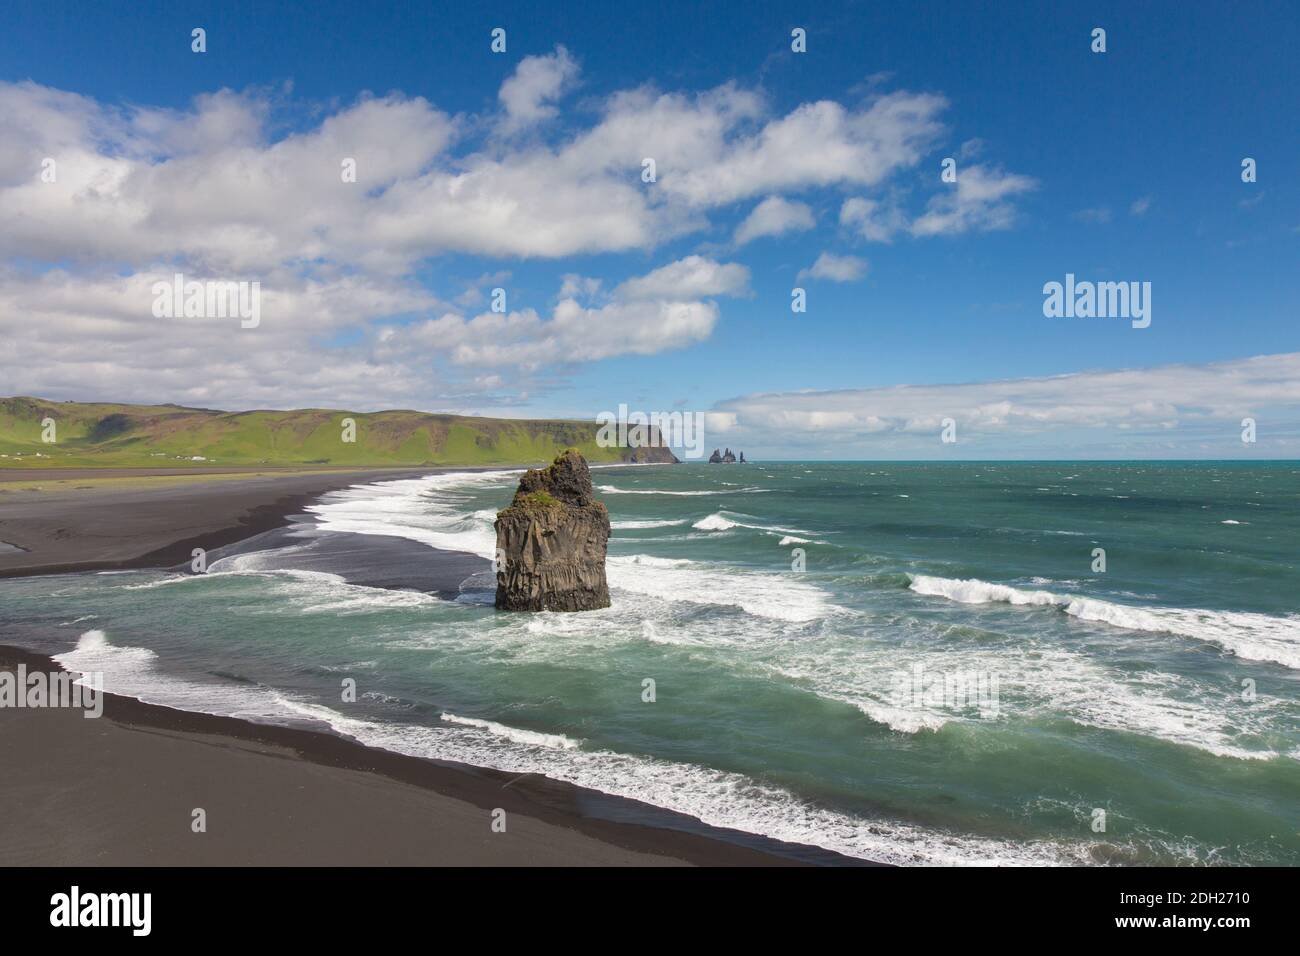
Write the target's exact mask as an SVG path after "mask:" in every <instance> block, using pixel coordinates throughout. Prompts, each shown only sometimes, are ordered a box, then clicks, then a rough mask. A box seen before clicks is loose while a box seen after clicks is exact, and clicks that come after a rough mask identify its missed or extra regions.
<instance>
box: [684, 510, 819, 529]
mask: <svg viewBox="0 0 1300 956" xmlns="http://www.w3.org/2000/svg"><path fill="white" fill-rule="evenodd" d="M741 518H749V519H750V520H749V521H741V520H739V519H741ZM755 520H757V519H755V518H753V517H752V516H750V515H741V514H737V513H735V512H731V511H717V512H714V513H713V514H711V515H708V516H707V517H704V518H701V519H700V520H699V521H697V522H695V523H694V524H693V525H691V527H692V528H695V529H696V530H697V531H730V530H731V529H732V528H749V529H750V530H752V531H765V532H767V533H768V534H817V533H818V532H815V531H808V530H807V529H805V528H782V527H781V526H779V525H771V524H753V523H752V522H753V521H755Z"/></svg>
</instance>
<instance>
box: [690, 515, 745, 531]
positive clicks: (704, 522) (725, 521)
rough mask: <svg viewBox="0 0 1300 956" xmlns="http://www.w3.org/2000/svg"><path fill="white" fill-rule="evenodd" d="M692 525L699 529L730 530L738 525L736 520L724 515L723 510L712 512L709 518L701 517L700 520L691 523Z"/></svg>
mask: <svg viewBox="0 0 1300 956" xmlns="http://www.w3.org/2000/svg"><path fill="white" fill-rule="evenodd" d="M691 527H692V528H696V529H697V530H699V531H730V530H731V529H732V528H734V527H736V522H735V521H732V520H731V519H730V518H725V517H723V516H722V514H721V512H719V513H717V514H711V515H709V516H708V517H707V518H701V519H700V520H699V521H697V522H695V523H694V524H693V525H691Z"/></svg>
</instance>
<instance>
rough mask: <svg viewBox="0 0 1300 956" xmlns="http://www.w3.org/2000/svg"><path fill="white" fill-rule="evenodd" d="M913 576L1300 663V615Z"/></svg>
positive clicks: (968, 592) (932, 586)
mask: <svg viewBox="0 0 1300 956" xmlns="http://www.w3.org/2000/svg"><path fill="white" fill-rule="evenodd" d="M911 578H912V583H911V589H912V590H913V591H916V592H917V593H918V594H925V595H930V596H935V597H945V598H948V599H949V600H952V601H960V602H961V603H963V604H984V603H989V602H1003V603H1006V604H1017V605H1039V606H1052V607H1059V608H1061V609H1062V610H1064V612H1065V613H1066V614H1069V615H1070V616H1072V617H1076V618H1078V619H1079V620H1081V621H1092V622H1098V623H1103V624H1110V625H1113V626H1115V627H1122V628H1126V629H1128V630H1132V631H1148V632H1152V633H1159V634H1173V635H1176V636H1178V637H1187V638H1193V639H1195V640H1201V641H1208V642H1210V643H1212V644H1217V645H1218V646H1220V647H1222V648H1223V649H1224V650H1227V651H1230V652H1232V653H1233V654H1236V655H1237V656H1238V657H1242V658H1245V659H1247V660H1253V661H1269V662H1272V663H1275V664H1281V665H1283V666H1284V667H1289V668H1293V669H1300V618H1296V617H1273V616H1271V615H1268V614H1258V613H1253V612H1247V611H1209V610H1199V609H1195V608H1179V607H1134V606H1132V605H1127V604H1116V603H1114V602H1111V601H1104V600H1101V599H1100V598H1089V597H1080V596H1076V595H1068V594H1054V593H1052V592H1050V591H1026V590H1022V589H1020V588H1014V587H1009V586H1008V585H1005V584H990V583H989V582H987V581H980V580H978V579H967V580H961V579H956V578H939V577H931V576H928V575H923V574H916V575H912V576H911Z"/></svg>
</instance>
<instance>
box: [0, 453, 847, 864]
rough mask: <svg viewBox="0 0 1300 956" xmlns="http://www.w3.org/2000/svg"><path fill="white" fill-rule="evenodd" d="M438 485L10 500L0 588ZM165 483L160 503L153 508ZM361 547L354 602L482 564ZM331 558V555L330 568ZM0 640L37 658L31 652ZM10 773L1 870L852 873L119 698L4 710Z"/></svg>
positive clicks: (450, 770)
mask: <svg viewBox="0 0 1300 956" xmlns="http://www.w3.org/2000/svg"><path fill="white" fill-rule="evenodd" d="M435 470H436V469H423V470H419V471H417V472H414V473H413V472H411V471H407V470H402V471H399V472H391V471H389V472H374V471H367V472H347V473H328V474H326V473H318V474H293V475H274V474H257V475H254V476H249V477H237V478H224V479H221V480H205V479H203V478H198V477H188V478H185V479H183V480H182V481H180V482H178V483H174V484H162V483H161V480H162V479H165V478H166V477H167V476H157V477H156V478H155V477H152V476H144V475H137V476H133V478H136V479H139V481H138V482H127V483H126V484H125V486H122V487H117V486H116V484H117V483H116V482H113V483H107V482H106V483H103V486H100V487H97V486H95V484H94V483H91V487H89V488H81V489H70V488H66V487H58V488H56V489H55V490H51V491H45V492H42V491H26V490H22V491H11V492H10V494H8V495H5V496H3V499H2V503H0V538H3V539H5V540H7V541H9V542H10V543H13V544H16V545H18V546H20V547H22V548H25V549H27V550H24V551H21V552H17V553H15V552H12V551H11V552H5V553H3V554H0V576H16V575H24V574H48V573H55V572H61V571H62V572H66V571H73V570H92V569H94V570H102V569H122V568H140V567H159V566H171V565H175V564H177V563H180V562H185V561H188V560H189V556H190V549H191V548H192V547H204V548H213V549H215V548H218V547H220V546H222V545H232V544H233V547H227V548H225V549H224V550H226V551H230V550H237V549H238V548H239V545H238V544H234V542H238V541H240V540H246V539H249V538H251V537H254V536H256V537H258V538H262V539H264V538H267V537H271V536H274V535H278V534H284V533H285V532H284V531H279V530H276V529H278V528H281V527H282V526H283V525H285V524H286V523H287V522H288V521H289V520H290V517H291V516H293V515H295V514H298V513H299V512H300V511H301V509H302V507H303V506H304V505H305V504H307V503H308V502H309V501H310V500H312V499H313V498H315V497H317V496H318V495H320V494H323V493H325V492H327V491H330V490H333V489H336V488H341V487H346V486H348V485H351V484H356V483H359V482H364V481H377V480H383V479H384V478H400V477H411V476H412V475H413V474H429V473H432V472H433V471H435ZM48 480H49V479H46V481H48ZM154 480H159V481H160V484H159V486H158V487H153V488H151V487H150V486H149V482H151V481H154ZM140 482H143V484H141V483H140ZM38 483H40V482H33V481H31V480H30V479H24V480H23V481H22V482H19V483H17V485H21V486H22V487H23V488H26V487H28V486H29V485H31V484H38ZM11 486H15V485H13V483H11ZM351 537H353V538H354V540H353V541H352V542H351V543H350V545H349V546H350V547H353V548H367V549H371V550H372V551H373V553H368V554H367V556H366V560H365V561H363V562H360V563H361V564H363V565H365V566H366V567H367V568H368V569H369V570H370V573H371V574H374V573H375V569H376V568H380V569H381V571H380V573H379V575H378V577H377V578H376V579H375V580H372V581H368V582H367V581H363V580H358V581H357V583H369V584H371V585H375V586H385V587H401V586H410V585H412V584H415V583H416V582H417V580H418V582H419V583H420V584H422V585H423V589H424V590H430V591H443V590H454V586H455V582H457V581H459V580H461V579H462V578H463V577H464V576H465V575H467V574H469V573H473V572H474V571H475V570H479V569H480V568H479V566H481V565H483V564H484V562H482V559H479V558H476V557H474V556H472V555H460V554H456V553H450V552H439V551H435V550H434V549H431V548H426V547H424V546H420V545H415V544H413V543H411V542H399V541H396V540H393V539H387V540H384V541H375V542H368V541H367V536H364V535H357V536H351ZM169 538H170V539H171V540H168V539H169ZM407 552H412V553H407ZM414 552H418V554H416V553H414ZM338 557H339V556H338V555H336V554H329V553H324V554H322V556H321V560H322V561H323V562H331V561H335V560H337V558H338ZM384 561H386V562H387V564H384V563H383V562H384ZM385 567H388V568H389V569H390V570H391V573H389V572H386V571H383V570H382V569H383V568H385ZM402 574H406V575H408V576H409V578H410V579H409V580H404V579H403V577H402ZM2 593H3V583H0V594H2ZM61 636H62V637H63V638H65V639H66V637H67V635H66V634H65V635H61ZM3 640H10V641H14V642H15V643H28V642H27V641H25V640H24V636H23V635H5V636H0V641H3ZM29 646H30V644H29ZM20 663H22V664H25V665H26V666H27V668H28V670H29V672H30V671H33V670H46V671H49V670H57V669H59V668H58V665H57V664H55V663H54V662H53V661H51V660H50V659H49V657H47V656H45V655H43V654H37V653H34V652H32V651H29V650H22V649H19V648H17V647H7V646H6V647H3V648H0V668H9V669H12V668H14V667H16V666H17V665H18V664H20ZM0 762H2V763H3V766H4V767H5V768H6V774H5V778H6V782H5V784H4V785H3V786H2V787H0V864H9V865H14V864H17V865H60V864H68V865H71V864H77V865H85V864H96V865H262V864H265V865H272V864H275V865H347V864H357V865H397V864H404V865H457V866H462V865H606V866H622V865H659V864H670V865H671V864H682V863H687V864H698V865H719V866H733V865H747V866H752V865H799V864H800V863H802V864H810V863H811V864H835V863H858V862H859V861H851V860H848V859H847V858H844V857H839V856H838V855H836V854H832V853H828V852H825V851H821V850H817V849H814V848H806V847H793V846H787V845H784V844H780V843H777V842H775V841H765V840H758V839H754V838H751V837H748V836H745V835H740V834H730V833H727V832H725V831H720V830H716V829H714V828H710V827H707V826H704V825H703V824H700V823H699V822H698V821H695V820H692V819H690V818H687V817H682V816H680V815H677V814H672V813H668V812H667V811H661V810H658V809H656V808H652V807H648V806H645V805H641V804H637V803H635V802H633V801H627V800H621V799H618V798H613V797H609V796H608V795H605V794H599V793H596V792H593V791H587V790H584V789H582V788H579V787H574V786H571V785H569V784H563V783H558V782H555V781H551V780H547V779H545V778H542V777H539V776H536V775H527V776H525V777H522V778H513V779H512V778H511V777H510V776H508V775H505V774H502V773H499V772H497V771H492V770H485V769H481V768H475V767H468V766H464V765H456V764H444V763H436V762H433V761H429V760H423V759H419V758H414V757H408V756H404V755H399V754H394V753H389V752H386V751H380V750H376V749H373V748H368V747H365V746H363V745H361V744H359V743H356V742H354V741H351V740H348V739H345V738H343V737H340V736H337V735H335V734H330V733H323V732H317V731H314V730H307V729H298V728H291V727H281V726H270V725H264V724H255V723H251V722H246V721H242V720H238V719H234V718H229V717H220V716H212V715H206V714H198V713H189V712H184V711H178V710H173V709H170V708H166V707H160V706H155V705H151V704H146V703H142V702H140V701H137V700H134V699H130V698H124V697H116V696H112V695H106V704H105V708H104V716H103V717H102V718H100V719H94V720H88V719H85V718H84V717H83V716H82V715H81V712H80V711H75V710H70V709H40V710H28V709H3V710H0ZM198 807H202V808H203V809H204V810H205V811H206V813H207V818H208V832H207V833H206V834H195V833H193V832H191V829H190V821H191V813H192V811H193V810H194V809H195V808H198ZM494 809H501V810H504V811H505V813H506V819H507V828H506V832H505V833H495V832H493V830H492V829H491V819H492V817H491V814H492V811H493V810H494ZM628 821H632V822H628Z"/></svg>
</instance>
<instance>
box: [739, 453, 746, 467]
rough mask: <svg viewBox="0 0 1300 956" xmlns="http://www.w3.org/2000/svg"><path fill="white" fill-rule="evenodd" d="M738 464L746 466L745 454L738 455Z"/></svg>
mask: <svg viewBox="0 0 1300 956" xmlns="http://www.w3.org/2000/svg"><path fill="white" fill-rule="evenodd" d="M740 464H742V465H743V464H746V462H745V453H744V452H743V451H742V452H741V453H740Z"/></svg>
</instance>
